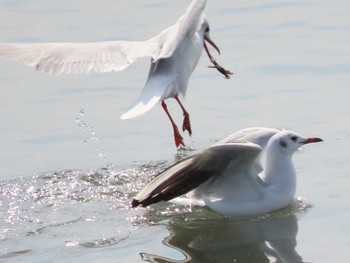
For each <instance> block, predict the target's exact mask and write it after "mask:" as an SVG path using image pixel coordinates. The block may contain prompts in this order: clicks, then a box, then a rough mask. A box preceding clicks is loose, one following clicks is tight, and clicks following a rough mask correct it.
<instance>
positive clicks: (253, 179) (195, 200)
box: [132, 128, 322, 217]
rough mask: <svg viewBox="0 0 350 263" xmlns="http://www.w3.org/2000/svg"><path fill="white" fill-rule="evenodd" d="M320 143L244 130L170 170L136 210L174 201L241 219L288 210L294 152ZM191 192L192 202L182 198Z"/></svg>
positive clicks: (141, 194)
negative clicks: (262, 158) (285, 208)
mask: <svg viewBox="0 0 350 263" xmlns="http://www.w3.org/2000/svg"><path fill="white" fill-rule="evenodd" d="M321 141H322V139H320V138H318V137H310V138H306V137H303V136H300V135H299V134H297V133H295V132H294V131H289V130H283V131H279V130H276V129H270V128H248V129H244V130H242V131H239V132H237V133H235V134H233V135H231V136H229V137H228V138H226V139H224V140H223V141H221V142H219V143H217V144H215V145H213V146H211V147H209V148H207V149H206V150H204V151H203V152H201V153H198V154H195V155H193V156H191V157H188V158H186V159H184V160H182V161H180V162H178V163H176V164H174V165H172V166H170V167H169V168H167V169H165V170H164V171H163V172H161V173H160V174H158V175H157V176H156V177H155V178H154V179H153V180H151V181H150V182H149V183H148V184H146V185H145V186H144V187H143V189H141V190H140V191H139V193H138V194H137V195H136V196H135V198H134V200H133V201H132V207H136V206H143V207H146V206H149V205H151V204H153V203H157V202H159V201H169V200H172V201H174V202H178V203H181V204H193V205H201V206H207V207H209V208H210V209H212V210H213V211H215V212H218V213H221V214H224V215H229V216H237V217H240V216H255V215H262V214H265V213H268V212H271V211H274V210H277V209H280V208H283V207H285V206H287V205H289V204H291V203H292V202H293V201H294V198H295V192H296V181H297V178H296V171H295V168H294V164H293V161H292V156H293V153H294V152H295V151H296V150H298V149H299V148H300V147H301V146H303V145H305V144H309V143H316V142H321ZM262 153H264V157H265V158H264V160H265V164H264V165H263V164H262V161H261V155H262ZM187 193H189V194H188V196H189V197H190V198H178V197H180V196H181V195H184V194H187ZM184 200H187V203H186V202H185V201H184Z"/></svg>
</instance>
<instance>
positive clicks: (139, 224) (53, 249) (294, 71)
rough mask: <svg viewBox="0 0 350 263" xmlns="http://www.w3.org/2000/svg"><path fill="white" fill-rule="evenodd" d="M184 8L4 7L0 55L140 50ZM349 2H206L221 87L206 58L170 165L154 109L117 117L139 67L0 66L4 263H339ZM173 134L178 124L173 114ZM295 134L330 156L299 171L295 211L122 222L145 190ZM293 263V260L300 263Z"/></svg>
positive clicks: (139, 217)
mask: <svg viewBox="0 0 350 263" xmlns="http://www.w3.org/2000/svg"><path fill="white" fill-rule="evenodd" d="M187 4H188V1H185V0H179V1H160V0H154V1H146V2H145V1H139V0H138V1H136V0H131V1H124V2H121V1H119V2H118V3H116V1H110V0H101V1H98V2H96V1H90V0H87V1H84V4H82V3H78V2H74V1H68V0H61V1H41V0H39V1H35V2H33V1H7V0H4V1H0V17H1V25H0V42H70V41H78V42H87V41H103V40H113V39H126V40H141V39H147V38H149V37H151V36H153V35H155V34H156V33H158V32H160V31H161V30H162V29H164V28H165V27H166V26H168V25H171V24H172V23H174V21H176V19H177V18H178V16H179V15H181V14H182V13H183V10H184V9H185V7H186V5H187ZM348 9H349V4H348V3H347V2H345V1H341V0H337V1H332V2H329V1H304V2H289V1H279V2H274V1H263V2H261V1H248V2H247V1H241V2H237V1H210V0H208V3H207V8H206V14H207V18H208V20H209V22H210V23H211V31H212V32H211V37H212V38H213V40H214V41H215V42H216V44H217V45H218V46H219V47H220V49H221V53H222V55H221V56H220V57H219V56H217V55H216V56H215V57H216V58H217V59H218V61H219V62H220V64H222V65H223V66H225V67H227V68H229V69H231V70H234V71H235V72H236V74H235V76H234V77H233V78H232V79H231V80H225V79H223V78H222V76H219V75H218V74H217V72H215V71H213V70H210V69H208V68H207V65H208V64H209V61H208V59H207V58H206V57H205V56H203V57H202V59H201V61H200V63H199V64H198V66H197V68H196V70H195V72H194V74H193V77H192V78H191V81H190V85H189V90H188V92H187V98H186V101H185V105H186V107H187V109H188V110H189V112H190V114H191V121H192V126H193V127H192V128H193V136H192V137H188V136H187V135H185V136H184V137H185V143H186V144H187V145H188V146H189V149H187V150H183V151H179V152H177V151H176V150H175V147H174V145H173V138H172V132H171V128H170V125H169V123H168V120H167V118H166V116H165V114H164V113H163V112H162V109H161V107H155V108H154V109H153V110H152V111H150V112H149V113H147V114H145V115H144V116H141V117H139V118H136V119H133V120H130V121H121V120H120V119H119V117H120V115H121V114H122V113H123V112H124V111H125V110H126V109H127V108H128V106H129V105H130V103H131V102H132V101H133V99H134V98H135V97H136V96H137V94H138V92H139V91H140V89H141V87H142V86H143V84H144V81H145V78H146V77H147V72H148V66H149V61H147V60H144V61H140V62H139V63H137V64H136V65H133V66H132V67H130V68H129V69H128V70H126V71H125V72H121V73H112V74H105V75H98V74H91V75H88V76H59V77H53V76H46V75H42V74H39V73H37V72H35V71H34V70H33V69H29V68H26V67H24V66H22V65H19V64H16V63H12V62H7V61H3V60H1V61H0V72H1V74H0V89H1V93H0V120H1V129H0V145H1V149H2V150H1V151H0V168H1V170H0V244H1V245H0V261H4V262H145V261H149V262H259V263H260V262H301V260H302V259H303V260H304V261H306V262H347V261H348V259H349V257H350V253H349V250H350V239H349V233H350V229H349V227H348V221H349V219H350V214H349V211H350V210H349V208H350V207H349V206H350V205H349V200H350V194H349V191H348V186H349V184H350V181H349V180H350V179H349V170H350V169H349V168H350V166H349V163H350V157H349V154H348V149H349V148H350V143H349V139H350V125H349V124H350V122H349V117H348V115H349V114H348V113H349V110H350V108H349V102H348V97H349V86H350V85H349V84H350V83H349V77H348V75H349V74H348V73H349V71H350V63H349V61H350V56H349V52H348V47H349V44H350V43H349V39H350V19H349V15H348V12H347V10H348ZM169 108H170V110H171V111H172V112H173V113H174V117H175V119H176V121H177V122H178V123H180V121H181V119H182V116H181V111H180V110H179V109H178V106H177V105H176V104H175V103H172V102H171V101H169ZM251 126H267V127H276V128H291V129H293V130H295V131H297V132H299V133H301V134H303V135H305V136H319V137H321V138H323V139H324V143H322V144H317V145H310V146H305V148H304V150H303V151H302V152H298V153H297V154H296V155H295V158H294V159H295V164H296V168H297V172H298V175H299V177H298V189H297V194H298V196H299V198H298V199H297V200H296V202H295V203H294V204H293V205H292V206H290V207H288V208H286V209H283V210H282V211H277V212H276V213H273V214H270V215H265V216H262V217H259V218H254V219H249V220H234V219H230V218H226V217H222V216H220V215H217V214H214V213H212V212H211V211H208V210H207V209H205V208H195V207H182V206H175V205H170V204H167V203H162V204H157V205H155V206H153V207H152V208H149V209H143V208H138V209H131V208H130V202H131V200H132V198H133V196H134V195H135V194H136V192H137V190H138V189H140V188H141V187H142V186H143V185H144V184H145V183H146V182H147V181H148V180H149V179H150V178H151V177H152V176H154V175H155V174H156V173H157V172H159V171H161V170H162V169H163V168H165V167H167V166H168V165H170V164H171V163H173V162H175V161H176V160H179V159H182V158H184V157H186V156H188V155H190V154H193V153H195V152H197V151H198V150H200V149H202V148H204V147H207V146H209V145H210V144H212V143H213V142H215V141H217V140H220V139H223V138H224V137H226V136H227V135H228V134H230V133H232V132H234V131H236V130H238V129H242V128H245V127H251ZM301 258H302V259H301Z"/></svg>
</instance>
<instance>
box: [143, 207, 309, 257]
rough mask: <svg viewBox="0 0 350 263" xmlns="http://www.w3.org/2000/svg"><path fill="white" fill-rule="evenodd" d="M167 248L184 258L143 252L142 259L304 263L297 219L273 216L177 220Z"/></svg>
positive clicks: (165, 241)
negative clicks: (297, 247)
mask: <svg viewBox="0 0 350 263" xmlns="http://www.w3.org/2000/svg"><path fill="white" fill-rule="evenodd" d="M169 230H170V232H171V234H170V235H169V236H168V237H167V238H165V239H164V241H163V243H164V245H166V246H168V247H171V248H174V249H176V250H178V251H179V252H180V253H181V254H182V255H183V257H184V258H183V259H171V258H167V257H163V256H160V255H155V254H149V253H144V252H143V253H140V255H141V258H142V260H144V261H146V262H152V263H153V262H157V263H165V262H169V263H170V262H172V263H175V262H176V263H179V262H201V263H205V262H216V263H219V262H225V263H226V262H244V263H246V262H252V263H253V262H257V263H264V262H281V263H282V262H283V263H287V262H288V263H299V262H304V261H303V259H302V257H301V256H300V255H299V254H298V253H297V251H296V246H297V241H296V236H297V233H298V222H297V217H296V215H295V214H294V213H290V214H288V215H285V214H284V215H271V216H267V217H265V218H258V219H231V218H226V217H222V218H219V219H217V218H216V219H209V220H203V219H201V220H191V221H190V222H188V221H187V220H175V221H173V222H172V223H170V224H169Z"/></svg>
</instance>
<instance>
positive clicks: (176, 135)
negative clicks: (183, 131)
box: [162, 100, 185, 147]
mask: <svg viewBox="0 0 350 263" xmlns="http://www.w3.org/2000/svg"><path fill="white" fill-rule="evenodd" d="M162 107H163V109H164V111H165V113H166V115H168V118H169V120H170V122H171V125H172V126H173V129H174V139H175V145H176V147H179V145H180V144H182V145H185V144H184V142H183V138H182V136H181V135H180V132H179V129H178V128H177V126H176V124H175V122H174V120H173V118H172V117H171V115H170V113H169V111H168V107H167V105H166V104H165V102H164V100H163V101H162Z"/></svg>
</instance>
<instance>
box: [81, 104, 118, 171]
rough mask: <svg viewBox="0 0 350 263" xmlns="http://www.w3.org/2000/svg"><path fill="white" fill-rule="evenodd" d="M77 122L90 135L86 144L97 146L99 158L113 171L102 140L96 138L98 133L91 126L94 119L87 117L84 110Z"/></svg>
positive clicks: (85, 141)
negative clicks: (102, 145) (102, 148)
mask: <svg viewBox="0 0 350 263" xmlns="http://www.w3.org/2000/svg"><path fill="white" fill-rule="evenodd" d="M75 121H76V123H77V124H78V126H79V128H80V129H81V130H82V131H83V132H84V133H86V134H87V135H88V138H87V139H85V140H84V144H88V143H93V144H95V151H96V152H97V155H98V157H99V158H101V159H102V160H103V161H104V162H105V163H106V165H107V168H108V169H112V168H113V164H112V163H110V162H108V160H107V156H106V154H105V153H104V152H103V151H102V150H101V146H100V139H99V138H98V137H97V136H96V131H95V129H94V128H93V126H92V124H91V123H92V118H91V117H87V114H86V110H85V109H84V108H82V109H80V111H79V112H78V116H77V117H76V118H75Z"/></svg>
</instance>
